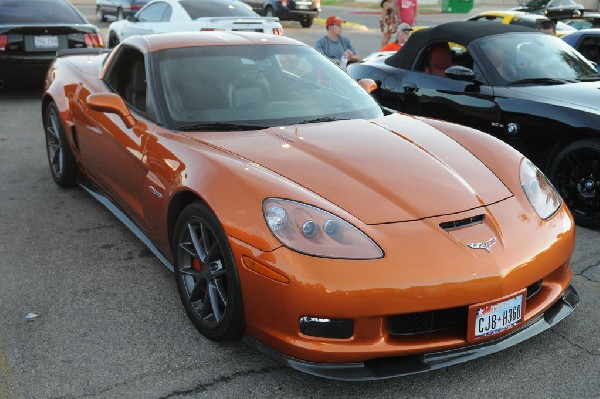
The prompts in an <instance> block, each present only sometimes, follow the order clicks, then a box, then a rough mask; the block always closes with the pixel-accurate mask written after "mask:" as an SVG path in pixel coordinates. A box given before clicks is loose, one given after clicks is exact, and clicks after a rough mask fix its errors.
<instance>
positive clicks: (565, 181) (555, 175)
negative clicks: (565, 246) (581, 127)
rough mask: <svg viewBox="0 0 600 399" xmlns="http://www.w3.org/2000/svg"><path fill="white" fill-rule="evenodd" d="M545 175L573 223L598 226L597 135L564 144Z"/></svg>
mask: <svg viewBox="0 0 600 399" xmlns="http://www.w3.org/2000/svg"><path fill="white" fill-rule="evenodd" d="M548 177H549V178H550V180H551V181H552V183H553V184H554V186H555V187H556V189H557V190H558V192H559V193H560V195H561V196H562V197H563V199H564V201H565V203H566V204H567V206H568V207H569V209H570V210H571V213H572V214H573V218H574V219H575V223H577V224H578V225H579V226H583V227H592V228H595V227H600V139H598V138H587V139H582V140H578V141H574V142H572V143H571V144H569V145H567V146H566V147H565V148H563V149H562V150H561V151H560V152H559V153H558V154H557V155H556V157H555V158H554V160H552V163H551V165H550V168H549V170H548Z"/></svg>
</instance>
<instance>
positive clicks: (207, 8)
mask: <svg viewBox="0 0 600 399" xmlns="http://www.w3.org/2000/svg"><path fill="white" fill-rule="evenodd" d="M179 4H181V6H182V7H183V8H184V9H185V11H186V12H187V13H188V14H189V16H190V18H192V19H198V18H202V17H258V14H257V13H255V12H254V11H252V10H250V9H248V6H247V5H245V4H244V3H242V2H240V1H223V0H218V1H210V0H209V1H204V0H201V1H194V0H183V1H181V2H180V3H179Z"/></svg>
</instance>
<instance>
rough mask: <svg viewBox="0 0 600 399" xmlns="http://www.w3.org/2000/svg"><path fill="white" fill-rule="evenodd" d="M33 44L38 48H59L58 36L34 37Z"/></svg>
mask: <svg viewBox="0 0 600 399" xmlns="http://www.w3.org/2000/svg"><path fill="white" fill-rule="evenodd" d="M33 43H34V44H35V47H36V48H57V47H58V36H34V37H33Z"/></svg>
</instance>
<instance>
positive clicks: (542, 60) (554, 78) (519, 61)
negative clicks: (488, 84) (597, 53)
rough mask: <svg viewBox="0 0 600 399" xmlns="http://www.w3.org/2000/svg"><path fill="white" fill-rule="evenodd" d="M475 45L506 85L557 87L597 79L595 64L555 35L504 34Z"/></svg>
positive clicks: (485, 39) (480, 41)
mask: <svg viewBox="0 0 600 399" xmlns="http://www.w3.org/2000/svg"><path fill="white" fill-rule="evenodd" d="M476 45H477V47H478V48H479V49H480V50H481V51H482V52H483V55H484V57H485V58H486V59H487V61H488V63H489V64H490V66H491V67H492V68H493V69H494V70H495V71H496V72H497V74H498V75H499V76H500V77H501V78H502V80H503V81H504V82H505V83H507V84H515V83H533V84H534V83H536V81H538V82H540V83H544V82H545V83H549V82H554V83H557V84H558V83H565V82H569V81H576V80H579V79H582V78H587V77H590V76H594V75H596V69H595V68H594V66H593V64H592V63H590V62H589V61H588V60H586V59H585V58H583V57H582V56H581V55H580V54H579V53H578V52H577V51H576V50H575V49H573V47H571V46H569V45H568V44H567V43H565V42H564V41H562V40H560V39H558V38H556V37H554V36H552V35H546V34H542V33H513V34H504V35H497V36H491V37H487V38H484V39H481V40H479V41H477V42H476Z"/></svg>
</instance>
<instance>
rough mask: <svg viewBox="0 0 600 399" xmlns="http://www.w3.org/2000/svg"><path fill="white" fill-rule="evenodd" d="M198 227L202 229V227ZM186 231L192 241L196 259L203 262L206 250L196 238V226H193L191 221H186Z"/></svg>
mask: <svg viewBox="0 0 600 399" xmlns="http://www.w3.org/2000/svg"><path fill="white" fill-rule="evenodd" d="M200 228H201V229H202V227H200ZM188 231H189V233H190V237H191V238H192V242H193V243H194V249H195V250H196V256H197V257H198V259H200V260H201V261H202V262H204V258H205V257H206V251H205V249H204V247H203V246H202V244H201V243H200V240H199V239H198V232H197V231H196V227H195V226H193V225H192V224H191V223H188Z"/></svg>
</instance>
